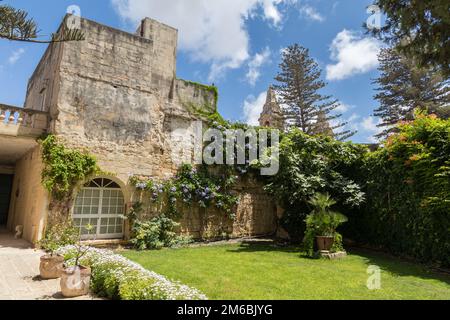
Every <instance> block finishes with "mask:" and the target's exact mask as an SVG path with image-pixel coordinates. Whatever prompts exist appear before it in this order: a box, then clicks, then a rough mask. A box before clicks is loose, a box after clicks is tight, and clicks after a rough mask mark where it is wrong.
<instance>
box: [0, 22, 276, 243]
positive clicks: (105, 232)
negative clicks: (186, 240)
mask: <svg viewBox="0 0 450 320" xmlns="http://www.w3.org/2000/svg"><path fill="white" fill-rule="evenodd" d="M66 19H67V17H66ZM63 23H64V21H63ZM81 29H82V31H83V32H84V34H85V40H83V41H75V42H62V43H54V44H51V45H49V47H48V48H47V50H46V52H45V54H44V55H43V57H42V59H41V61H40V62H39V64H38V66H37V68H36V70H35V71H34V73H33V74H32V76H31V78H30V79H29V82H28V88H27V94H26V102H25V106H24V108H17V107H12V106H6V105H0V112H1V113H0V179H1V181H2V184H1V186H2V187H1V190H0V223H1V224H4V225H6V226H7V228H8V229H10V230H12V231H13V230H16V228H18V227H19V229H23V238H25V239H26V240H29V241H32V242H36V241H37V240H39V239H40V238H41V237H42V236H43V233H44V230H45V228H46V226H47V222H48V216H49V210H50V208H49V203H50V202H51V197H50V195H49V194H48V192H47V191H46V190H45V189H44V188H43V186H42V183H41V172H42V168H43V162H42V158H41V150H40V146H39V144H38V143H37V138H38V137H39V136H40V135H42V134H43V133H51V134H54V135H56V136H57V137H59V138H60V139H61V140H62V141H64V143H65V145H67V146H68V147H71V148H84V149H87V150H89V152H90V153H91V154H93V155H94V156H95V157H96V158H97V160H98V163H99V166H100V168H101V169H102V170H103V171H104V172H110V173H111V174H105V175H102V176H99V177H95V179H94V180H92V181H85V182H84V183H85V184H84V185H83V184H82V185H81V186H80V187H79V188H77V189H76V195H75V198H76V200H75V202H74V204H73V206H72V208H71V214H72V218H73V219H74V222H75V224H76V225H83V224H86V223H90V224H92V225H93V226H94V227H95V233H96V236H97V238H98V239H126V238H127V235H128V228H127V226H126V223H124V221H123V219H122V218H121V216H122V215H123V214H124V213H125V212H126V210H128V209H129V207H130V205H131V204H132V202H133V197H135V194H136V190H135V189H134V188H133V187H131V186H130V185H129V183H128V179H129V175H130V174H135V175H143V176H148V177H153V178H161V179H163V178H167V177H170V176H172V175H173V174H174V173H175V172H176V170H177V168H178V167H179V166H180V165H181V164H182V163H189V162H191V161H192V158H193V143H194V140H193V139H194V127H193V124H194V122H195V121H198V120H201V117H200V116H199V115H198V112H194V111H193V110H194V109H195V110H201V111H204V112H214V111H215V110H216V102H217V101H216V99H217V96H216V95H215V92H214V90H212V88H211V87H208V86H205V85H201V84H196V83H193V82H189V81H185V80H181V79H178V78H177V76H176V53H177V36H178V34H177V30H176V29H174V28H172V27H170V26H167V25H164V24H162V23H159V22H157V21H155V20H152V19H149V18H146V19H144V20H143V21H142V23H141V25H140V26H139V28H138V30H137V31H136V33H135V34H131V33H127V32H124V31H121V30H117V29H114V28H111V27H108V26H105V25H101V24H99V23H96V22H94V21H90V20H87V19H82V20H81ZM272 100H273V99H272V98H268V102H269V103H271V101H272ZM179 129H183V130H182V132H183V134H182V135H180V134H179V133H178V132H180V130H179ZM240 188H241V189H240V190H239V194H240V199H241V201H240V202H239V205H238V208H237V209H236V213H237V218H236V219H235V220H234V221H227V222H226V223H225V227H224V226H223V221H222V222H221V223H220V225H221V227H220V230H222V231H223V230H226V232H227V233H228V234H230V235H231V236H234V237H238V236H243V235H263V234H271V233H273V232H274V231H275V228H276V218H275V217H276V209H275V206H274V204H273V202H272V201H271V199H270V198H269V197H267V195H266V194H265V193H264V192H263V190H262V188H261V187H260V186H259V185H258V184H257V183H248V184H247V185H246V186H241V187H240ZM201 214H202V213H201V212H199V210H197V209H195V208H191V209H190V210H189V212H186V214H185V216H184V217H183V219H182V231H183V232H185V233H189V234H192V235H194V236H196V237H199V236H204V234H205V230H204V229H205V228H207V229H208V230H206V231H207V232H206V233H208V234H211V235H214V233H215V232H216V231H215V229H214V227H215V226H217V224H219V222H215V219H216V220H217V218H211V219H210V221H209V222H208V221H207V222H206V223H205V222H204V221H201V220H202V218H201ZM216 229H217V230H219V229H218V228H216Z"/></svg>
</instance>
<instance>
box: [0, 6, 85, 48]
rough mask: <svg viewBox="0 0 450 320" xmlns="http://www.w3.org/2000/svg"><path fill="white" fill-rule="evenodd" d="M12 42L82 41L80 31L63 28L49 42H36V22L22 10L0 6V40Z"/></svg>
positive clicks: (44, 41) (40, 41) (41, 41)
mask: <svg viewBox="0 0 450 320" xmlns="http://www.w3.org/2000/svg"><path fill="white" fill-rule="evenodd" d="M1 38H3V39H7V40H12V41H23V42H34V43H52V42H63V41H80V40H84V34H83V32H81V30H78V29H70V28H67V27H65V26H63V27H62V28H61V29H60V30H59V31H58V32H57V33H53V34H52V36H51V39H50V40H38V39H37V38H38V31H37V25H36V22H35V21H34V20H33V19H32V18H29V17H28V13H27V12H26V11H23V10H19V9H14V8H13V7H11V6H8V5H0V39H1Z"/></svg>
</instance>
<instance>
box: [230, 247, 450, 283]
mask: <svg viewBox="0 0 450 320" xmlns="http://www.w3.org/2000/svg"><path fill="white" fill-rule="evenodd" d="M227 251H228V252H230V253H241V252H285V253H297V254H298V257H299V259H309V260H315V259H313V258H310V257H308V256H306V255H305V254H304V253H303V252H302V251H301V249H300V246H294V245H286V244H282V243H277V242H275V241H273V242H268V241H249V242H247V241H244V242H242V243H241V244H240V246H239V247H236V248H233V249H228V250H227ZM348 252H349V254H350V255H354V256H359V257H361V258H362V259H363V261H364V263H365V264H366V265H367V266H369V265H376V266H378V267H380V268H381V270H383V271H385V272H389V273H391V274H392V275H394V276H403V277H404V276H413V277H417V278H421V279H435V280H439V281H442V282H445V283H446V284H449V285H450V275H449V274H446V273H443V272H437V271H434V270H431V269H430V268H429V267H427V266H425V265H421V264H419V263H415V262H410V261H406V260H403V259H401V258H398V257H395V256H392V255H390V254H387V253H382V252H376V251H371V250H368V249H360V248H351V249H349V250H348Z"/></svg>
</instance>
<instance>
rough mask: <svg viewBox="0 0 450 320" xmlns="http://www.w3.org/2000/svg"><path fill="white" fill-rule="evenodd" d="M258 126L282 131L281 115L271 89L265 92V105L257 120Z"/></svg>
mask: <svg viewBox="0 0 450 320" xmlns="http://www.w3.org/2000/svg"><path fill="white" fill-rule="evenodd" d="M259 125H260V126H262V127H271V128H276V129H279V130H284V119H283V113H282V111H281V107H280V105H279V103H278V101H277V96H276V94H275V91H274V90H273V88H272V87H270V88H269V90H267V98H266V103H265V104H264V107H263V111H262V113H261V116H260V118H259Z"/></svg>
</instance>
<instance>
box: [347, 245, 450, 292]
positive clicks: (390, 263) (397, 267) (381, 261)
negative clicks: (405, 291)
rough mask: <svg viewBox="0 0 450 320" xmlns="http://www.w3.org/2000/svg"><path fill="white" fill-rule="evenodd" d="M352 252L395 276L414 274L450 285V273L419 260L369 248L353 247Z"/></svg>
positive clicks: (367, 262)
mask: <svg viewBox="0 0 450 320" xmlns="http://www.w3.org/2000/svg"><path fill="white" fill-rule="evenodd" d="M348 251H349V253H350V254H352V255H357V256H360V257H362V258H364V260H365V262H366V264H367V265H368V266H369V265H376V266H378V267H380V268H381V270H383V271H387V272H389V273H391V274H392V275H394V276H413V277H417V278H421V279H435V280H439V281H442V282H445V283H446V284H448V285H450V274H448V273H444V272H438V271H435V270H432V269H431V268H430V267H429V266H426V265H423V264H420V263H418V262H412V261H406V260H404V259H401V258H398V257H395V256H393V255H391V254H388V253H383V252H377V251H371V250H369V249H362V248H351V249H350V250H348Z"/></svg>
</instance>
